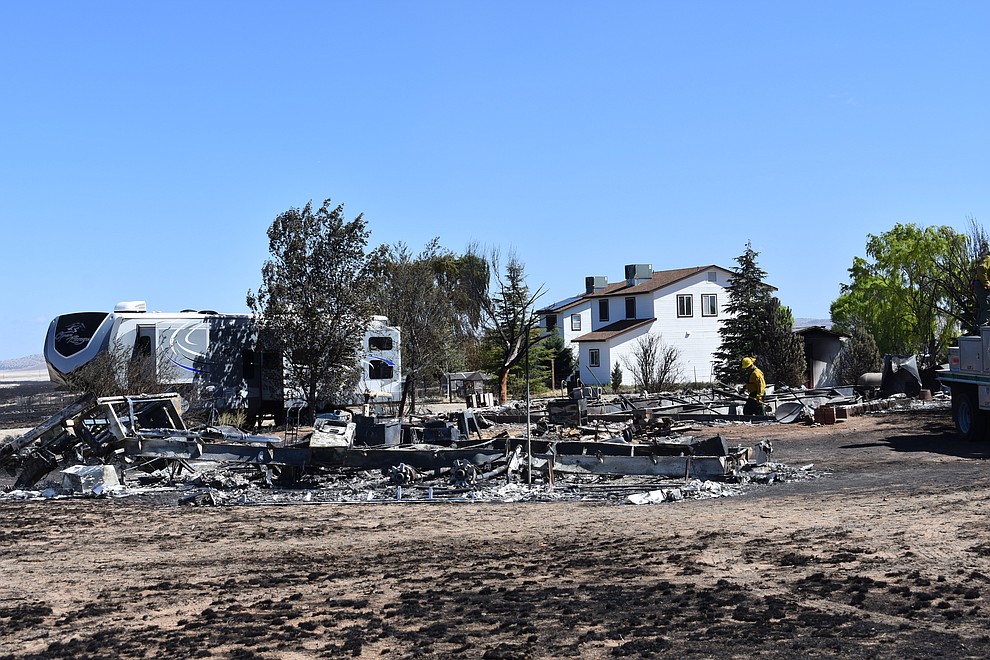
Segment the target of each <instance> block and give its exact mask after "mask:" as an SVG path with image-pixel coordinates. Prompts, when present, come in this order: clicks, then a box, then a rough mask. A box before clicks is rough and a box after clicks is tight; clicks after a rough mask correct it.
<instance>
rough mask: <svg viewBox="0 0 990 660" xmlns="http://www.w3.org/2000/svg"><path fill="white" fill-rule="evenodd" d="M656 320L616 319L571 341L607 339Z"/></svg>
mask: <svg viewBox="0 0 990 660" xmlns="http://www.w3.org/2000/svg"><path fill="white" fill-rule="evenodd" d="M654 321H656V318H652V319H623V320H621V321H616V322H615V323H609V324H608V325H606V326H605V327H603V328H598V329H597V330H595V331H594V332H589V333H588V334H586V335H581V336H580V337H578V338H576V339H573V340H572V341H608V340H609V339H611V338H612V337H616V336H618V335H621V334H622V333H624V332H628V331H630V330H632V329H633V328H638V327H640V326H643V325H648V324H650V323H653V322H654Z"/></svg>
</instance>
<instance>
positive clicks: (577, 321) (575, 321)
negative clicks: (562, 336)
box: [571, 314, 581, 331]
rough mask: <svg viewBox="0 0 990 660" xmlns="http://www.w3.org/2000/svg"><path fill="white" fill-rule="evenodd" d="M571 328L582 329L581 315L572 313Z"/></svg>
mask: <svg viewBox="0 0 990 660" xmlns="http://www.w3.org/2000/svg"><path fill="white" fill-rule="evenodd" d="M571 330H574V331H580V330H581V315H580V314H571Z"/></svg>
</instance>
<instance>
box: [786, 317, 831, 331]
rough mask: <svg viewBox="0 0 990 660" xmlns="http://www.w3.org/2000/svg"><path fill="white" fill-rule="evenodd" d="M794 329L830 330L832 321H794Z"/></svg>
mask: <svg viewBox="0 0 990 660" xmlns="http://www.w3.org/2000/svg"><path fill="white" fill-rule="evenodd" d="M794 327H795V328H819V327H820V328H826V329H828V330H831V329H832V319H794Z"/></svg>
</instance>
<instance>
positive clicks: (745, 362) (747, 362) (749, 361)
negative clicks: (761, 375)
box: [742, 357, 756, 369]
mask: <svg viewBox="0 0 990 660" xmlns="http://www.w3.org/2000/svg"><path fill="white" fill-rule="evenodd" d="M755 362H756V360H754V359H753V358H751V357H744V358H743V359H742V368H743V369H749V368H750V367H752V366H753V364H754V363H755Z"/></svg>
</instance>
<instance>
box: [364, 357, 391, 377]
mask: <svg viewBox="0 0 990 660" xmlns="http://www.w3.org/2000/svg"><path fill="white" fill-rule="evenodd" d="M393 373H394V370H393V368H392V365H391V364H389V363H388V362H386V361H385V360H371V363H370V364H369V365H368V378H375V379H378V380H388V379H389V378H391V377H392V374H393Z"/></svg>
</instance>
